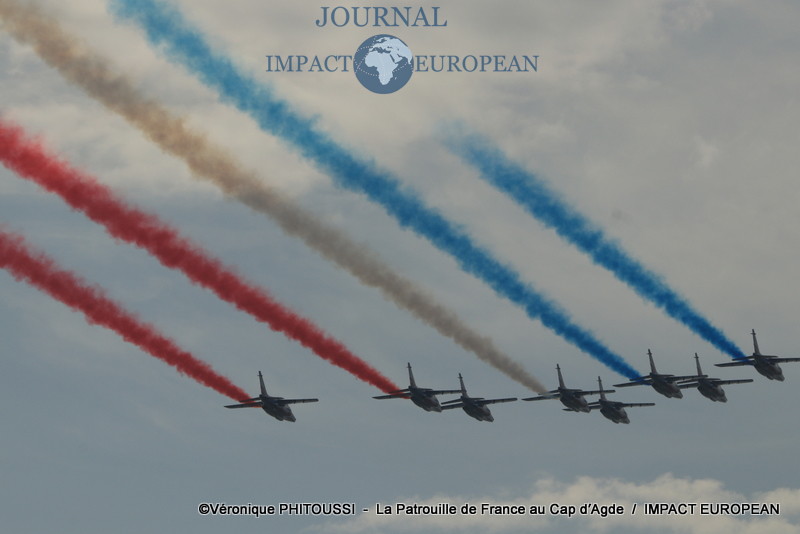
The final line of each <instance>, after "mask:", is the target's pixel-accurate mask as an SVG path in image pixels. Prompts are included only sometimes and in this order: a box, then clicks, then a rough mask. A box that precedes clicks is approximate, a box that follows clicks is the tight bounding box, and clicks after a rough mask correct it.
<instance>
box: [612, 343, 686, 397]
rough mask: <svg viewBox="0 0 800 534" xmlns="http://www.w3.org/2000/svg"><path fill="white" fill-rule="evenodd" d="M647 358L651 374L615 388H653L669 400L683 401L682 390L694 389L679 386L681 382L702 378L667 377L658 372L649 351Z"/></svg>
mask: <svg viewBox="0 0 800 534" xmlns="http://www.w3.org/2000/svg"><path fill="white" fill-rule="evenodd" d="M647 356H648V357H649V358H650V374H648V375H644V376H640V377H638V378H634V379H633V380H631V381H630V382H625V383H624V384H614V387H615V388H626V387H629V386H653V389H655V390H656V391H658V392H659V393H661V394H662V395H664V396H665V397H667V398H674V399H682V398H683V393H681V389H686V388H690V387H694V385H693V384H686V385H682V384H678V382H680V381H685V380H691V379H694V378H701V377H699V376H696V375H686V376H675V375H665V374H661V373H659V372H658V371H656V364H655V363H654V362H653V353H652V352H650V349H647Z"/></svg>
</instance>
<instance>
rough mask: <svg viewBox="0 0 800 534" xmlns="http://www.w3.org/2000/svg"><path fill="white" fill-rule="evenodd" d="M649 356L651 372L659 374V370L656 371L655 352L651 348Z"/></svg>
mask: <svg viewBox="0 0 800 534" xmlns="http://www.w3.org/2000/svg"><path fill="white" fill-rule="evenodd" d="M647 357H648V358H650V372H651V373H653V374H654V375H655V374H658V371H656V364H655V362H654V361H653V353H652V352H650V349H647Z"/></svg>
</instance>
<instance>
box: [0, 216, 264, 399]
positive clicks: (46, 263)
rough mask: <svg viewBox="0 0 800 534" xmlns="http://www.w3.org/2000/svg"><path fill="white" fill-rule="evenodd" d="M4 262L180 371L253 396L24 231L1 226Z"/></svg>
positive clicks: (236, 394)
mask: <svg viewBox="0 0 800 534" xmlns="http://www.w3.org/2000/svg"><path fill="white" fill-rule="evenodd" d="M0 267H2V268H3V269H6V270H7V271H9V272H10V273H11V275H12V276H13V277H14V278H16V279H17V280H20V281H24V282H27V283H29V284H31V285H33V286H35V287H37V288H38V289H40V290H42V291H44V292H45V293H47V294H48V295H50V296H51V297H53V298H54V299H56V300H58V301H60V302H63V303H64V304H66V305H67V306H69V307H71V308H74V309H76V310H79V311H81V312H83V314H84V315H85V316H86V319H87V320H88V321H89V323H91V324H99V325H101V326H105V327H106V328H109V329H111V330H113V331H114V332H116V333H117V334H119V335H120V336H122V338H123V339H124V340H125V341H127V342H128V343H132V344H134V345H136V346H137V347H139V348H140V349H142V350H143V351H145V352H147V353H149V354H151V355H152V356H155V357H156V358H158V359H159V360H161V361H163V362H164V363H167V364H169V365H171V366H173V367H174V368H175V369H177V370H178V372H180V373H183V374H185V375H187V376H190V377H191V378H193V379H195V380H197V381H198V382H200V383H201V384H203V385H204V386H208V387H210V388H211V389H213V390H214V391H217V392H219V393H222V394H223V395H226V396H228V397H230V398H232V399H234V400H237V401H238V400H240V399H247V398H249V395H248V394H247V393H246V392H245V391H243V390H242V389H240V388H239V387H238V386H236V385H234V384H233V383H232V382H231V381H230V380H228V379H227V378H225V377H224V376H221V375H220V374H218V373H217V372H216V371H214V369H212V368H211V366H210V365H209V364H207V363H206V362H204V361H201V360H198V359H197V358H195V357H194V356H192V355H191V354H190V353H188V352H186V351H184V350H181V349H180V348H179V347H178V346H177V345H176V344H175V342H173V341H172V340H170V339H169V338H167V337H165V336H164V335H163V334H161V333H160V332H159V331H158V330H157V329H156V328H155V327H154V326H151V325H149V324H147V323H143V322H141V321H140V320H139V319H138V318H137V317H136V316H134V315H133V314H131V313H130V312H128V311H126V310H125V309H124V308H123V307H122V306H121V305H119V304H117V303H116V302H114V301H113V300H111V299H110V298H108V297H107V296H106V295H105V292H104V291H103V290H102V289H101V288H100V287H97V286H91V285H89V284H88V283H87V282H85V281H84V280H81V279H80V278H79V277H78V276H77V275H75V274H72V273H70V272H69V271H65V270H62V269H59V268H58V267H56V265H55V262H54V260H53V259H51V258H49V257H47V256H46V255H44V254H42V253H40V252H36V251H33V250H31V249H30V248H29V247H28V246H27V244H26V243H25V240H24V239H23V238H22V236H20V235H17V234H12V233H10V232H7V231H5V230H3V229H2V228H0Z"/></svg>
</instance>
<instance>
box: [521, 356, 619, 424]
mask: <svg viewBox="0 0 800 534" xmlns="http://www.w3.org/2000/svg"><path fill="white" fill-rule="evenodd" d="M556 372H557V373H558V389H554V390H551V391H548V392H547V393H546V394H544V395H539V396H536V397H529V398H527V399H522V400H524V401H539V400H548V399H559V400H560V401H561V404H563V405H564V406H566V410H567V411H570V412H585V413H589V412H590V411H591V409H590V408H589V402H588V401H587V400H586V399H585V398H584V396H585V395H597V394H599V393H600V391H599V390H598V391H584V390H582V389H570V388H568V387H566V386H565V385H564V377H563V376H561V366H559V365H556ZM613 391H614V390H613V389H612V390H607V391H606V392H607V393H610V392H613Z"/></svg>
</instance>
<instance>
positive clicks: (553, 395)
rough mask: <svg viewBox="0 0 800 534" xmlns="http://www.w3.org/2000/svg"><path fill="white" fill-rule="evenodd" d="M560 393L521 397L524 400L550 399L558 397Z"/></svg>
mask: <svg viewBox="0 0 800 534" xmlns="http://www.w3.org/2000/svg"><path fill="white" fill-rule="evenodd" d="M560 398H561V394H560V393H556V394H548V395H539V396H538V397H528V398H527V399H522V400H524V401H537V400H550V399H560Z"/></svg>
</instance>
